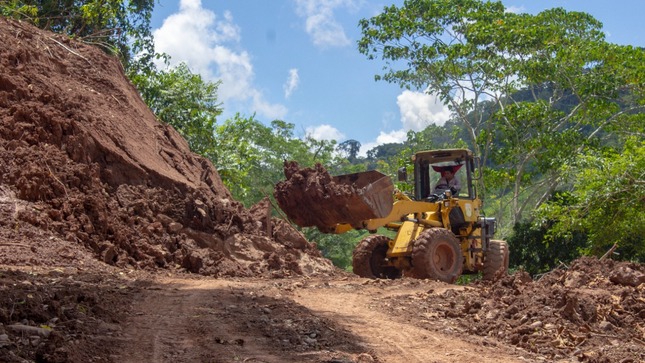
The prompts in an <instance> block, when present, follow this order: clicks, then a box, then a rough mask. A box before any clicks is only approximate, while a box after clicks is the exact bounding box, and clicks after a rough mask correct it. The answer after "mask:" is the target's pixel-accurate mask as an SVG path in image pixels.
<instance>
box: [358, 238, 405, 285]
mask: <svg viewBox="0 0 645 363" xmlns="http://www.w3.org/2000/svg"><path fill="white" fill-rule="evenodd" d="M389 241H390V239H389V238H387V237H385V236H378V235H371V236H368V237H366V238H365V239H363V240H362V241H361V242H360V243H359V244H358V245H357V246H356V248H355V249H354V254H353V256H352V267H353V269H354V273H355V274H356V275H358V276H360V277H367V278H370V279H396V278H399V277H401V271H399V270H398V269H397V268H395V267H393V266H387V256H386V254H387V250H388V243H389Z"/></svg>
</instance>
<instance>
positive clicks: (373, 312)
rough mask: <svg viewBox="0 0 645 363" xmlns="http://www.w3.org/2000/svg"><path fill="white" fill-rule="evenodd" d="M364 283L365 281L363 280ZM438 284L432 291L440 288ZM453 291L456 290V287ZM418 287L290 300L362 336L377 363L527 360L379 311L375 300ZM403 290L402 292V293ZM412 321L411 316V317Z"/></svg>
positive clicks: (336, 290) (360, 289) (328, 291)
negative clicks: (377, 360) (415, 324)
mask: <svg viewBox="0 0 645 363" xmlns="http://www.w3.org/2000/svg"><path fill="white" fill-rule="evenodd" d="M363 281H367V280H363ZM442 286H443V285H441V286H438V287H436V289H437V290H438V291H441V290H443V288H442ZM455 288H457V289H461V287H457V286H455ZM427 289H428V286H424V285H421V286H420V288H419V287H416V288H404V289H401V287H400V286H397V287H394V288H390V289H388V288H387V287H383V286H367V285H359V284H356V283H345V284H340V285H336V286H333V287H329V288H322V289H318V288H309V289H303V290H299V291H298V293H297V294H296V295H295V297H294V300H295V301H296V302H297V303H299V304H302V305H303V306H305V307H307V308H308V309H310V310H312V311H314V312H318V313H320V314H322V315H324V316H326V317H328V318H330V319H333V320H335V321H338V322H342V323H343V324H344V325H345V326H346V327H347V328H348V329H349V330H350V331H351V332H352V333H354V334H356V335H357V336H359V337H360V338H362V339H363V340H364V341H365V342H366V344H367V345H368V347H369V349H371V350H372V351H374V352H375V353H376V355H377V357H378V358H379V361H381V362H388V363H435V362H436V363H439V362H441V363H443V362H446V363H448V362H458V361H464V362H495V363H510V362H527V360H526V359H519V358H517V357H513V356H511V355H507V354H504V353H502V352H500V351H499V348H488V347H483V346H480V345H476V344H473V343H470V342H468V341H465V340H460V339H459V338H457V337H455V336H451V335H445V334H442V333H440V332H433V331H428V330H425V329H422V328H419V327H416V326H414V325H413V324H410V323H409V322H407V321H401V320H395V319H396V317H393V316H389V315H387V314H386V313H383V312H381V310H379V300H378V299H379V298H382V297H386V296H390V297H391V296H396V295H409V294H410V293H413V292H414V291H413V290H418V291H423V290H427ZM401 290H405V291H401ZM410 318H411V319H414V318H415V317H410Z"/></svg>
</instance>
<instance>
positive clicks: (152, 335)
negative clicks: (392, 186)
mask: <svg viewBox="0 0 645 363" xmlns="http://www.w3.org/2000/svg"><path fill="white" fill-rule="evenodd" d="M446 289H457V290H463V289H464V288H463V287H458V286H448V285H444V284H441V283H437V282H430V281H427V282H418V281H414V280H410V281H396V282H384V283H378V282H374V281H369V280H362V279H357V278H346V279H343V280H341V281H332V280H324V279H301V278H299V279H294V280H291V279H290V280H275V281H267V280H247V279H244V280H240V279H235V280H217V279H189V280H187V279H176V278H163V279H160V280H159V281H158V282H157V283H155V284H152V285H150V286H147V287H145V288H144V289H143V290H142V292H141V293H140V294H139V297H138V298H137V299H136V302H135V303H134V305H133V307H132V312H131V315H130V318H128V319H127V323H126V324H125V328H124V332H123V333H124V334H123V339H124V341H126V342H128V343H127V344H126V347H125V348H124V349H123V351H122V353H121V354H119V355H118V356H117V357H114V358H115V359H114V361H122V362H143V361H147V362H198V361H199V362H392V363H397V362H405V363H412V362H419V363H428V362H454V361H471V362H474V361H477V362H498V363H499V362H502V363H503V362H526V361H531V359H522V358H520V357H521V356H522V353H521V352H520V353H518V352H517V351H514V349H512V348H506V347H504V348H501V347H499V346H497V347H495V346H491V345H490V344H488V346H485V345H483V344H482V342H481V341H478V340H480V339H472V337H470V338H469V337H459V336H458V335H456V334H453V333H450V332H449V331H447V332H441V331H429V330H426V329H423V328H421V327H419V326H416V325H415V324H414V323H412V322H411V321H413V320H414V319H407V320H402V319H400V318H397V317H396V316H392V315H389V314H387V313H386V309H384V308H381V306H380V305H381V304H383V303H384V300H383V299H382V298H384V297H387V298H395V299H397V298H401V299H405V298H407V297H409V296H410V295H414V294H416V293H421V292H426V291H428V290H433V291H434V292H435V293H441V292H443V291H445V290H446ZM388 304H389V303H388ZM414 318H416V319H419V320H423V319H427V317H423V316H415V317H414ZM525 355H526V356H527V357H528V356H529V355H528V354H527V353H526V354H525Z"/></svg>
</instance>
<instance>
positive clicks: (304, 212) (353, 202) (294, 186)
mask: <svg viewBox="0 0 645 363" xmlns="http://www.w3.org/2000/svg"><path fill="white" fill-rule="evenodd" d="M284 175H285V178H286V179H285V180H283V181H280V182H279V183H277V184H276V186H275V189H274V193H273V194H274V196H275V199H276V201H277V202H278V205H279V206H280V209H282V211H284V213H285V214H286V215H287V217H288V218H289V219H290V220H292V221H293V222H294V223H295V224H296V225H298V226H301V227H314V226H315V227H317V228H318V229H319V230H321V231H323V232H331V231H333V230H334V228H335V227H336V225H337V224H339V223H343V224H350V225H352V226H355V227H356V228H362V224H361V222H362V221H365V220H368V219H372V218H382V217H385V216H387V215H388V214H389V213H390V211H391V210H392V204H393V203H394V198H393V197H392V195H393V192H394V184H392V181H391V179H390V178H389V177H387V176H385V175H383V174H381V173H379V172H376V171H370V172H365V173H354V174H346V175H342V176H336V177H332V176H331V175H330V174H329V172H328V171H327V170H326V169H325V168H324V167H323V166H322V165H320V164H316V165H315V167H314V168H301V167H300V166H299V165H298V163H297V162H296V161H286V160H285V162H284Z"/></svg>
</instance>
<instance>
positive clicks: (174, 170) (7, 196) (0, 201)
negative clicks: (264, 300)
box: [0, 18, 333, 276]
mask: <svg viewBox="0 0 645 363" xmlns="http://www.w3.org/2000/svg"><path fill="white" fill-rule="evenodd" d="M0 41H1V42H2V43H3V47H2V48H1V49H0V213H1V215H0V264H13V265H29V264H47V263H48V264H51V265H58V266H60V265H61V264H63V265H64V264H65V263H70V264H75V263H77V262H78V261H80V260H82V259H84V257H82V254H83V250H85V251H90V252H91V253H92V254H93V256H95V257H97V258H98V259H100V260H101V261H103V262H104V263H107V264H110V265H115V266H118V267H134V268H148V269H155V268H167V269H184V270H187V271H190V272H194V273H200V274H205V275H214V276H260V275H262V276H265V275H266V276H270V275H274V276H284V275H290V274H312V273H330V272H332V271H333V267H332V265H331V263H330V262H329V261H327V260H326V259H324V258H322V257H321V255H320V254H319V253H318V251H317V249H316V248H315V246H313V245H311V244H310V243H308V242H307V241H306V240H305V239H304V238H303V236H302V235H300V234H299V233H298V232H297V231H296V230H294V229H293V228H291V227H290V226H289V225H288V224H285V223H283V222H281V221H279V220H276V219H271V218H270V216H269V215H268V213H269V204H267V203H263V204H261V205H258V206H256V207H255V208H253V210H251V211H249V210H246V209H245V208H244V207H243V206H242V205H241V204H240V203H239V202H237V201H235V200H233V199H232V198H231V195H230V193H229V191H228V190H227V189H226V188H225V187H224V185H223V184H222V182H221V180H220V178H219V176H218V174H217V172H216V170H215V168H214V167H213V165H212V164H211V163H210V162H209V161H207V160H205V159H203V158H201V157H199V156H197V155H194V154H192V153H191V152H190V150H189V148H188V145H187V143H186V141H185V140H183V139H182V138H181V137H180V135H179V134H178V133H177V132H176V131H175V130H174V129H172V128H171V127H169V126H166V125H162V124H160V123H159V122H157V121H156V119H155V117H154V115H153V114H152V113H151V112H150V111H149V109H148V108H147V107H146V105H145V104H144V103H143V101H142V100H141V98H140V97H139V95H138V93H137V92H136V90H135V89H134V87H133V86H132V85H131V84H130V83H129V82H128V81H127V80H126V78H125V77H124V74H123V71H122V69H121V66H120V63H119V62H118V61H117V60H116V59H115V58H111V57H108V56H107V55H105V54H104V53H103V52H102V51H101V50H99V49H96V48H93V47H90V46H87V45H83V44H80V43H77V42H74V41H70V40H69V39H67V38H66V37H63V36H60V35H56V34H51V33H47V32H42V31H40V30H38V29H36V28H34V27H32V26H30V25H27V24H24V23H18V22H14V21H10V20H7V19H4V18H0ZM79 246H81V247H82V248H81V249H79V248H78V247H79ZM35 250H38V251H36V252H34V251H35ZM47 251H49V254H47ZM65 251H67V252H65Z"/></svg>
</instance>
